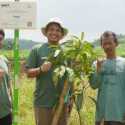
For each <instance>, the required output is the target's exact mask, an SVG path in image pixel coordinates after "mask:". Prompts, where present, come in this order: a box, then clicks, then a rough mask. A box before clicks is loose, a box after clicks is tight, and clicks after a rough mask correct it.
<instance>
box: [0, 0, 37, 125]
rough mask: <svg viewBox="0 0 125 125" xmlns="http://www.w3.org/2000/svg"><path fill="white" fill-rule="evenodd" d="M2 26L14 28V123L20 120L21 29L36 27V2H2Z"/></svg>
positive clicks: (17, 0) (0, 5)
mask: <svg viewBox="0 0 125 125" xmlns="http://www.w3.org/2000/svg"><path fill="white" fill-rule="evenodd" d="M0 15H1V19H0V28H3V29H14V41H13V45H14V50H13V54H14V87H13V115H14V119H13V125H18V122H19V116H18V115H19V114H18V111H19V81H20V80H19V72H20V55H19V29H35V28H36V2H20V0H15V2H0Z"/></svg>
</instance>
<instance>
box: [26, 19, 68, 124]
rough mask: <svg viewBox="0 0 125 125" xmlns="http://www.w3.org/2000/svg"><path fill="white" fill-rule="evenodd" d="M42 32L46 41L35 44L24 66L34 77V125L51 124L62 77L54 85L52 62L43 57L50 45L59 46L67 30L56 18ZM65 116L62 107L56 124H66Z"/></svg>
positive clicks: (61, 87) (46, 54) (29, 74)
mask: <svg viewBox="0 0 125 125" xmlns="http://www.w3.org/2000/svg"><path fill="white" fill-rule="evenodd" d="M42 33H43V34H44V35H45V36H46V37H47V39H48V42H46V43H43V44H41V45H37V46H35V47H34V48H33V49H32V50H31V52H30V55H29V57H28V59H27V63H26V68H27V75H28V77H30V78H36V89H35V92H34V108H35V119H36V125H51V122H52V118H53V108H54V106H55V104H56V103H57V101H58V99H59V96H60V93H61V91H62V89H63V83H64V78H62V79H61V80H60V81H59V83H58V85H57V87H55V86H54V84H53V80H52V72H53V64H52V63H51V62H46V63H45V62H44V59H43V57H47V56H48V55H49V54H50V53H51V52H52V50H53V49H52V48H51V47H50V46H51V45H54V46H55V45H56V46H59V41H60V40H61V39H62V38H63V37H64V36H66V35H67V33H68V31H67V29H66V28H64V27H63V26H62V24H61V23H60V22H59V21H58V20H57V19H56V20H52V21H50V22H49V23H48V24H47V25H46V26H45V27H44V28H42ZM66 117H67V114H66V109H64V112H63V114H62V116H61V118H60V121H59V123H58V125H66V124H67V120H66V119H67V118H66Z"/></svg>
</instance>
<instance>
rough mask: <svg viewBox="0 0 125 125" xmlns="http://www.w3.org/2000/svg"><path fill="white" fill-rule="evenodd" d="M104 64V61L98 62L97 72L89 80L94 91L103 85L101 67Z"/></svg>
mask: <svg viewBox="0 0 125 125" xmlns="http://www.w3.org/2000/svg"><path fill="white" fill-rule="evenodd" d="M102 63H103V60H101V61H100V60H97V62H96V66H94V67H95V68H94V69H95V71H94V72H93V73H92V74H91V75H90V78H89V83H90V86H91V87H92V88H93V89H97V88H99V87H100V85H101V82H102V81H101V79H102V75H101V73H100V72H101V66H102Z"/></svg>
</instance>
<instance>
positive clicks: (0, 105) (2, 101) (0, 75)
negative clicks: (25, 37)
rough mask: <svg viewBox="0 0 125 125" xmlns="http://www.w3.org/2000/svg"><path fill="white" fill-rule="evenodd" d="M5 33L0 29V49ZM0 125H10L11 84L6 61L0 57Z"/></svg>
mask: <svg viewBox="0 0 125 125" xmlns="http://www.w3.org/2000/svg"><path fill="white" fill-rule="evenodd" d="M4 37H5V33H4V31H3V30H1V29H0V48H2V46H3V40H4ZM0 125H12V106H11V84H10V77H9V72H8V60H7V59H6V57H4V56H3V55H0Z"/></svg>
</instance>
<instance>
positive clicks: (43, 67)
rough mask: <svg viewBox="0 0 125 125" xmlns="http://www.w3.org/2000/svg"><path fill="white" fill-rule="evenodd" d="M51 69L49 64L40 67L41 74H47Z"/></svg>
mask: <svg viewBox="0 0 125 125" xmlns="http://www.w3.org/2000/svg"><path fill="white" fill-rule="evenodd" d="M51 67H52V63H51V62H45V63H43V64H42V65H41V71H42V72H48V71H49V70H50V69H51Z"/></svg>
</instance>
